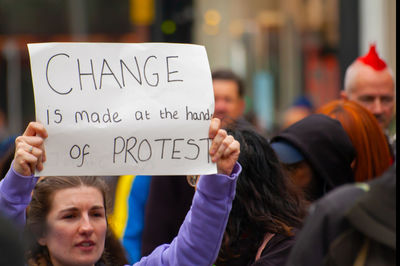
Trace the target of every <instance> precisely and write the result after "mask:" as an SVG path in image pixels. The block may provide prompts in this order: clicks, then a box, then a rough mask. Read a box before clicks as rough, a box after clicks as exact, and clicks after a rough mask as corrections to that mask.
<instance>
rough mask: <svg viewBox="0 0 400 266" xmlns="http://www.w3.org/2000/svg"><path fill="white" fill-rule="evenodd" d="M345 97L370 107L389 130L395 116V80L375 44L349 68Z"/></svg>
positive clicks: (382, 126)
mask: <svg viewBox="0 0 400 266" xmlns="http://www.w3.org/2000/svg"><path fill="white" fill-rule="evenodd" d="M341 97H342V98H344V99H348V100H353V101H355V102H357V103H359V104H361V105H363V106H364V107H365V108H367V109H368V110H369V111H370V112H371V113H373V114H374V116H375V117H376V119H377V120H378V122H379V124H380V126H381V128H382V129H383V131H384V132H385V133H387V130H388V127H389V125H390V122H391V121H392V119H393V116H394V109H395V82H394V77H393V73H392V71H391V69H390V68H389V67H387V65H386V63H385V62H384V61H383V60H382V59H381V58H379V56H378V54H377V52H376V49H375V45H371V46H370V50H369V52H368V54H366V55H364V56H362V57H359V58H357V59H356V60H355V61H354V62H353V63H352V64H351V65H350V66H349V67H348V68H347V70H346V74H345V78H344V90H343V91H342V92H341Z"/></svg>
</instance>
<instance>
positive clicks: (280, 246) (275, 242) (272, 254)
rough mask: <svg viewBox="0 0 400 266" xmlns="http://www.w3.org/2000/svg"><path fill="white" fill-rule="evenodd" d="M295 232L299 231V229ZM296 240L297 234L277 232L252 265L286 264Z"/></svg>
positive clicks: (273, 265)
mask: <svg viewBox="0 0 400 266" xmlns="http://www.w3.org/2000/svg"><path fill="white" fill-rule="evenodd" d="M295 232H297V229H296V231H295ZM295 241H296V235H295V234H294V235H292V236H287V235H283V234H276V235H275V236H274V237H272V238H271V240H270V241H269V242H268V244H267V245H266V246H265V248H264V250H263V252H262V254H261V257H260V259H259V260H257V261H256V262H254V263H253V264H251V266H279V265H286V261H287V259H288V257H289V254H290V251H291V249H292V247H293V246H294V244H295Z"/></svg>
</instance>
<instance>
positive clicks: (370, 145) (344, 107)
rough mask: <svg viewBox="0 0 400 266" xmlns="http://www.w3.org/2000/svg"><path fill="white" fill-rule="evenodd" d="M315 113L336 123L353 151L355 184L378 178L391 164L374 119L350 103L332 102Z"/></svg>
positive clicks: (384, 142) (380, 130)
mask: <svg viewBox="0 0 400 266" xmlns="http://www.w3.org/2000/svg"><path fill="white" fill-rule="evenodd" d="M317 113H321V114H325V115H328V116H330V117H332V118H334V119H336V120H338V121H339V122H340V123H341V124H342V126H343V128H344V130H345V131H346V133H347V135H348V136H349V137H350V140H351V142H352V144H353V146H354V149H355V150H356V161H355V165H354V179H355V181H357V182H363V181H366V180H370V179H372V178H374V177H377V176H380V175H381V174H382V173H383V172H384V171H385V170H386V169H387V168H388V167H389V166H390V163H391V158H390V152H389V147H388V144H387V141H386V138H385V136H384V134H383V131H382V129H381V127H380V126H379V124H378V122H377V121H376V119H375V117H374V116H373V115H372V114H371V113H370V112H369V111H368V110H367V109H365V108H364V107H362V106H361V105H359V104H357V103H356V102H353V101H346V100H335V101H332V102H329V103H327V104H325V105H324V106H322V107H320V108H319V109H318V110H317Z"/></svg>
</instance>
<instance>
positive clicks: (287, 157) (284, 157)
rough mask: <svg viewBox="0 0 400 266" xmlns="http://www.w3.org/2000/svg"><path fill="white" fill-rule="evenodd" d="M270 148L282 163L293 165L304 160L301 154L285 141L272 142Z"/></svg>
mask: <svg viewBox="0 0 400 266" xmlns="http://www.w3.org/2000/svg"><path fill="white" fill-rule="evenodd" d="M271 147H272V149H274V151H275V153H276V155H277V156H278V159H279V161H281V162H282V163H285V164H293V163H298V162H300V161H303V160H304V156H303V155H302V154H301V152H300V151H299V150H298V149H297V148H296V147H294V146H293V145H292V144H290V143H289V142H287V141H284V140H279V141H276V142H273V143H271Z"/></svg>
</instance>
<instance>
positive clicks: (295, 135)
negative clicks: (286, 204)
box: [271, 114, 355, 202]
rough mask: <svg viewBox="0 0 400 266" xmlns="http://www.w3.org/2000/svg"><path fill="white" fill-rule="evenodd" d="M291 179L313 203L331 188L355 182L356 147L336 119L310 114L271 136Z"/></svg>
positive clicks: (272, 144)
mask: <svg viewBox="0 0 400 266" xmlns="http://www.w3.org/2000/svg"><path fill="white" fill-rule="evenodd" d="M271 146H272V148H273V149H274V151H275V152H276V154H277V155H278V158H279V160H280V162H281V163H282V166H283V168H284V169H285V170H286V171H287V173H288V174H289V176H290V177H291V179H292V181H293V182H294V183H295V184H296V185H298V186H299V187H300V188H301V189H302V190H303V191H304V194H305V195H304V196H305V198H306V199H307V200H308V201H310V202H312V201H315V200H317V199H319V198H320V197H322V196H323V195H324V194H326V193H327V192H328V191H330V190H332V189H333V188H335V187H337V186H339V185H342V184H345V183H352V182H354V177H353V171H352V167H351V165H352V162H353V160H354V158H355V150H354V147H353V145H352V143H351V141H350V138H349V137H348V135H347V134H346V132H345V130H344V129H343V127H342V125H341V124H340V122H339V121H337V120H335V119H332V118H330V117H328V116H326V115H322V114H312V115H310V116H308V117H306V118H304V119H302V120H300V121H298V122H296V123H294V124H292V125H291V126H289V127H288V128H286V129H285V130H283V131H282V132H280V133H279V134H278V135H276V136H275V137H273V138H272V139H271Z"/></svg>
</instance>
